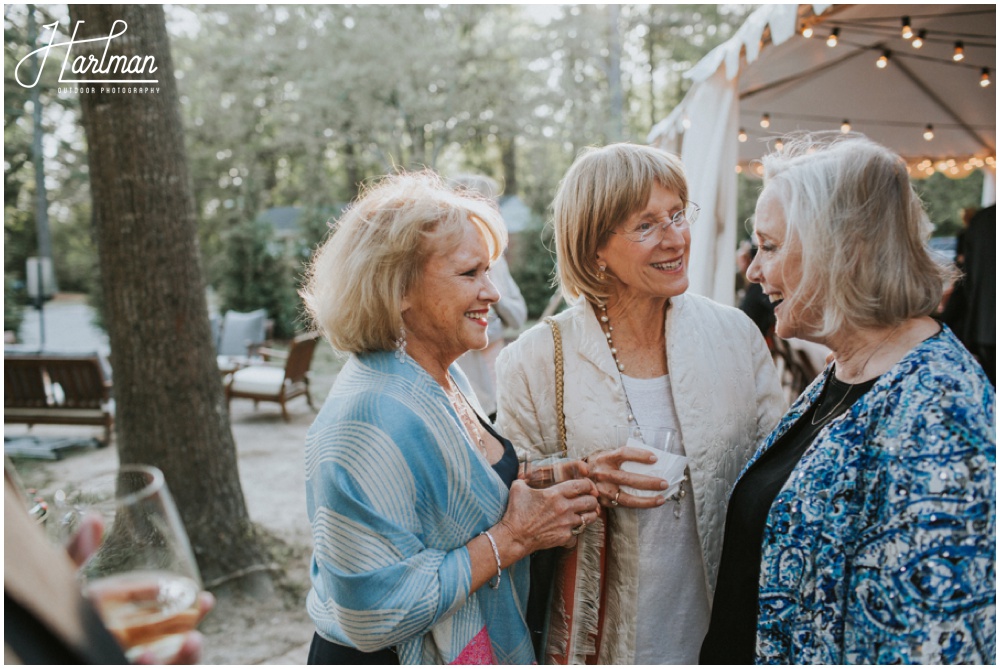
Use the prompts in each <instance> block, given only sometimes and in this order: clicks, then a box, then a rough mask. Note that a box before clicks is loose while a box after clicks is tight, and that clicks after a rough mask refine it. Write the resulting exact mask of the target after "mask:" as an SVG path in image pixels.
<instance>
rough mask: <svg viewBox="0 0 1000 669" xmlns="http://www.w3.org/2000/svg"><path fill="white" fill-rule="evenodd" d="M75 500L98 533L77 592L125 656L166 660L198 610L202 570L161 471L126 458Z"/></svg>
mask: <svg viewBox="0 0 1000 669" xmlns="http://www.w3.org/2000/svg"><path fill="white" fill-rule="evenodd" d="M80 498H81V501H82V502H83V503H85V504H89V505H90V508H93V509H96V510H98V511H100V512H101V513H102V515H103V516H104V520H105V528H106V530H105V534H104V537H103V539H102V541H101V544H100V546H99V547H98V549H97V550H96V551H95V552H94V554H93V555H91V556H90V558H89V559H88V560H87V561H86V562H85V563H84V564H83V566H82V567H81V568H80V578H81V580H82V583H83V594H84V596H86V597H88V598H89V599H90V600H91V602H93V604H94V607H95V608H96V609H97V611H98V612H99V613H100V615H101V618H102V619H103V620H104V624H105V626H107V628H108V629H109V630H110V631H111V633H112V634H113V635H114V636H115V638H116V639H117V640H118V642H119V643H120V644H121V646H122V647H123V648H124V649H125V655H126V657H127V658H128V659H129V660H130V661H135V660H136V659H137V658H138V657H139V656H140V655H142V654H144V653H147V652H149V653H152V655H153V656H154V658H155V659H156V660H157V661H158V662H161V663H163V662H167V661H169V660H171V659H172V658H173V657H174V656H175V655H176V654H177V652H178V651H179V650H180V648H181V646H182V644H183V643H184V639H185V636H186V635H187V633H188V632H190V631H191V630H193V629H194V628H195V626H196V625H197V624H198V621H199V620H200V618H201V613H200V611H199V607H198V597H199V592H200V591H201V577H200V576H199V574H198V566H197V563H196V562H195V559H194V555H193V553H192V552H191V546H190V544H189V542H188V538H187V534H186V533H185V531H184V527H183V525H182V524H181V519H180V516H179V514H178V513H177V509H176V507H175V506H174V502H173V499H172V498H171V496H170V492H169V490H167V485H166V482H165V480H164V478H163V472H161V471H160V470H159V469H157V468H155V467H149V466H145V465H125V466H122V467H121V468H120V469H119V470H118V471H117V472H114V473H111V474H106V475H103V476H101V477H98V479H95V480H94V481H92V482H90V483H88V484H86V485H85V486H84V488H83V490H81V495H80Z"/></svg>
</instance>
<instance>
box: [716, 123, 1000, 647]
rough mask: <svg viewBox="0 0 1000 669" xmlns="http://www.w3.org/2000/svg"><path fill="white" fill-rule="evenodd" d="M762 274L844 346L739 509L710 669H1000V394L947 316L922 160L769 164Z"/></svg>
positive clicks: (809, 327)
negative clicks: (784, 668) (958, 667)
mask: <svg viewBox="0 0 1000 669" xmlns="http://www.w3.org/2000/svg"><path fill="white" fill-rule="evenodd" d="M763 166H764V191H763V193H762V194H761V196H760V199H759V200H758V201H757V211H756V217H755V224H754V235H755V237H756V241H757V244H758V245H759V247H760V250H759V251H758V253H757V256H756V257H755V258H754V260H753V263H752V264H751V265H750V268H749V270H748V271H747V277H748V278H749V279H750V280H751V281H754V282H756V283H760V284H761V285H762V286H763V288H764V292H765V293H766V294H767V295H768V296H769V297H770V299H771V301H772V302H774V303H775V304H776V305H777V306H776V308H775V317H776V319H777V323H776V332H777V334H778V336H780V337H785V338H787V337H799V338H802V339H806V340H808V341H812V342H817V343H820V344H823V345H825V346H827V347H829V348H830V349H831V350H832V351H833V361H832V362H831V363H830V364H829V365H828V367H827V369H826V370H825V371H824V372H823V374H821V375H820V376H819V377H818V378H817V379H816V380H815V381H814V382H813V384H812V385H811V386H810V387H809V388H807V389H806V391H805V392H804V393H803V394H802V396H801V397H799V399H798V400H797V401H796V402H795V403H794V404H793V405H792V407H791V408H790V409H789V411H788V413H787V414H786V415H785V417H784V418H783V419H782V421H781V422H780V424H779V425H778V427H777V428H775V430H774V432H773V433H772V434H771V435H770V437H769V438H768V439H767V441H766V442H765V444H764V446H763V447H762V448H761V449H760V450H759V451H758V452H757V454H756V455H755V456H754V458H753V459H752V460H751V462H750V463H749V464H748V465H747V467H746V468H745V469H744V471H743V473H742V474H741V476H740V479H739V482H738V483H737V485H736V488H735V489H734V491H733V494H732V497H731V498H730V501H729V510H728V514H727V518H726V530H725V539H724V542H723V550H722V562H721V566H720V568H719V581H718V586H717V588H716V591H715V600H714V605H713V609H712V621H711V625H710V627H709V632H708V635H707V636H706V638H705V641H704V644H703V646H702V651H701V662H702V663H705V664H749V663H753V662H757V663H781V664H911V663H922V664H955V663H957V664H981V663H992V662H994V661H995V659H996V655H995V653H996V581H995V579H996V576H995V574H996V566H995V553H996V502H995V500H996V436H995V435H996V432H995V430H996V417H995V410H996V397H995V395H994V391H993V387H992V386H991V385H990V383H989V381H988V380H987V379H986V376H985V375H984V373H983V371H982V369H981V368H980V367H979V365H978V364H976V362H975V360H974V359H973V358H972V356H971V355H970V354H969V353H968V352H967V351H966V350H965V348H964V347H963V346H962V345H961V343H960V342H959V341H958V340H957V339H956V338H955V336H954V335H953V334H952V332H951V331H950V330H949V329H948V328H947V327H944V326H942V325H940V324H939V323H938V322H936V321H934V320H933V319H931V318H930V316H929V314H931V313H933V312H934V310H935V308H936V306H937V304H938V301H939V299H940V296H941V290H942V285H943V279H944V278H945V277H944V276H943V270H941V269H940V268H939V267H938V265H936V264H935V262H934V261H933V260H932V258H931V257H930V255H929V254H928V251H927V247H926V245H925V242H926V239H927V237H928V236H929V233H930V224H929V221H928V219H927V216H926V215H925V214H924V212H923V210H922V208H921V204H920V200H919V198H918V197H917V195H916V194H915V193H914V192H913V189H912V188H911V186H910V180H909V178H908V176H907V170H906V164H905V163H904V162H903V160H901V159H900V157H899V156H897V155H896V154H894V153H892V152H891V151H889V150H888V149H886V148H884V147H882V146H879V145H877V144H875V143H874V142H871V141H870V140H868V139H866V138H864V137H861V136H856V135H855V136H849V137H842V138H836V139H833V140H828V139H826V138H824V137H818V138H816V137H813V138H810V137H799V138H795V139H794V141H793V138H790V139H787V140H786V141H785V144H784V148H783V149H782V150H781V151H779V152H777V153H772V154H770V155H768V156H766V157H765V158H764V159H763Z"/></svg>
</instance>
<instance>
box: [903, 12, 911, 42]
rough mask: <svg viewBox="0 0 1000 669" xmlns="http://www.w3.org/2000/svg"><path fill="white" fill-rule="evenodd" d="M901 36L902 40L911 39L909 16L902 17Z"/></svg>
mask: <svg viewBox="0 0 1000 669" xmlns="http://www.w3.org/2000/svg"><path fill="white" fill-rule="evenodd" d="M902 35H903V39H910V38H911V37H913V28H912V27H911V26H910V17H909V16H904V17H903V30H902Z"/></svg>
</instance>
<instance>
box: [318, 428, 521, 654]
mask: <svg viewBox="0 0 1000 669" xmlns="http://www.w3.org/2000/svg"><path fill="white" fill-rule="evenodd" d="M477 417H478V413H477ZM479 423H480V424H481V425H482V426H483V427H484V428H485V429H486V431H487V432H489V433H490V434H492V435H493V437H494V438H495V439H496V440H497V441H499V442H500V443H501V444H502V445H503V455H502V456H500V459H499V460H497V461H496V463H494V464H493V465H492V466H493V471H495V472H496V473H497V474H498V475H499V476H500V479H501V480H502V481H503V482H504V484H505V485H506V486H507V488H508V489H509V488H510V487H511V486H512V485H513V484H514V481H515V480H516V479H517V470H518V466H519V465H518V462H517V452H516V451H515V450H514V444H512V443H510V439H506V438H504V437H501V436H500V434H499V433H498V432H497V431H496V430H494V429H493V426H492V425H490V423H489V421H485V420H483V419H482V418H479ZM306 662H307V664H338V665H339V664H382V665H385V664H399V656H398V655H396V650H395V648H383V649H382V650H377V651H374V652H371V653H366V652H363V651H360V650H357V649H356V648H351V647H349V646H342V645H340V644H339V643H333V642H331V641H327V640H326V639H324V638H323V637H321V636H320V635H319V634H313V640H312V645H311V646H310V647H309V658H308V659H307V660H306Z"/></svg>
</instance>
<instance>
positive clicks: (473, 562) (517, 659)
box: [303, 172, 598, 664]
mask: <svg viewBox="0 0 1000 669" xmlns="http://www.w3.org/2000/svg"><path fill="white" fill-rule="evenodd" d="M505 243H506V232H505V229H504V226H503V222H502V220H501V219H500V215H499V212H498V211H497V209H496V207H495V206H494V205H493V204H491V203H490V202H488V201H487V200H485V199H478V198H476V197H473V196H469V195H465V194H457V193H454V192H452V191H451V190H449V189H448V188H447V187H446V186H445V185H444V184H443V183H442V182H441V180H440V179H439V178H438V177H437V176H436V175H434V174H432V173H429V172H424V173H420V174H403V175H398V176H393V177H388V178H386V179H384V180H383V181H382V182H380V183H379V184H377V185H375V186H374V187H373V188H371V189H369V190H368V192H367V193H365V194H364V195H363V197H361V198H360V200H358V201H357V202H356V203H355V204H354V205H353V206H352V207H351V208H350V209H349V210H348V211H347V212H346V213H345V214H344V215H343V217H342V218H341V219H340V220H339V221H338V223H337V226H336V228H335V230H334V232H333V234H332V235H331V236H330V238H329V239H328V240H327V242H326V243H325V244H324V245H323V246H322V247H321V248H320V249H319V250H318V251H317V253H316V255H315V257H314V259H313V262H312V265H311V268H310V271H309V277H308V282H307V285H306V287H305V289H304V290H303V297H304V299H305V302H306V305H307V308H308V309H309V311H310V313H311V315H312V317H313V319H314V320H315V322H316V324H317V325H318V326H319V328H320V329H321V330H322V331H323V333H324V334H325V336H326V337H327V338H328V339H329V341H330V343H331V344H332V345H333V347H334V349H336V350H338V351H343V352H347V353H349V354H350V357H349V359H348V361H347V363H346V364H345V366H344V368H343V370H342V371H341V372H340V374H339V375H338V377H337V380H336V383H335V384H334V386H333V388H332V389H331V391H330V395H329V397H328V398H327V400H326V403H325V404H324V406H323V409H322V410H321V411H320V413H319V415H318V416H317V418H316V421H315V423H314V424H313V426H312V428H311V429H310V431H309V435H308V437H307V441H306V487H307V497H308V509H309V517H310V521H311V523H312V527H313V538H314V543H315V549H314V552H313V558H312V569H311V577H312V590H311V591H310V593H309V595H308V598H307V608H308V611H309V614H310V616H311V617H312V619H313V622H314V623H315V624H316V630H317V633H316V635H315V637H314V640H313V645H312V648H311V650H310V656H309V662H310V663H311V664H364V663H376V664H386V663H389V664H393V663H402V664H421V663H423V664H448V663H458V664H492V663H501V664H521V663H530V662H533V661H534V653H533V651H532V645H531V638H530V635H529V632H528V628H527V626H526V624H525V622H524V619H523V616H522V612H523V610H524V607H525V600H526V598H527V588H528V566H527V562H528V561H527V560H525V559H524V558H526V557H527V556H528V555H530V554H531V553H532V552H534V551H536V550H539V549H542V548H548V547H553V546H560V545H572V544H573V542H574V541H575V538H576V535H577V534H579V533H580V532H581V531H582V530H583V529H584V528H585V527H586V526H587V525H588V524H590V523H592V522H593V521H594V520H596V518H597V509H598V502H597V490H596V487H595V486H594V484H593V483H592V482H590V480H589V479H583V480H576V481H567V482H564V483H562V484H559V485H557V486H554V487H552V488H549V489H547V490H532V489H529V488H528V487H527V486H526V485H525V484H524V482H523V481H520V480H517V474H518V462H517V456H516V454H515V452H514V448H513V445H512V444H511V443H510V442H509V441H508V440H506V439H504V438H503V437H502V436H501V435H500V434H498V433H497V432H496V430H495V429H494V428H493V425H492V424H491V423H490V422H489V421H488V420H486V419H485V418H484V416H485V414H484V412H483V411H482V409H481V407H480V406H479V403H478V402H477V400H476V397H475V394H474V393H472V391H471V389H470V388H469V385H468V382H467V380H466V379H465V376H464V375H463V374H462V372H461V370H460V369H459V367H458V365H456V364H454V363H455V360H457V359H458V357H459V356H460V355H462V354H463V353H465V352H466V351H468V350H472V349H479V348H482V347H484V346H486V343H487V337H486V328H487V314H488V311H489V308H490V306H491V305H492V304H493V303H494V302H496V301H497V300H498V299H499V296H498V294H497V291H496V288H495V287H494V286H493V283H492V282H491V281H490V278H489V270H490V265H491V263H492V262H494V261H495V260H496V259H497V258H498V257H499V255H500V253H501V252H502V250H503V247H504V245H505Z"/></svg>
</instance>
